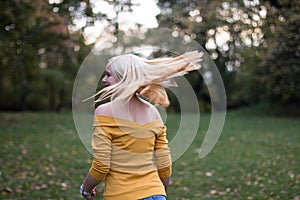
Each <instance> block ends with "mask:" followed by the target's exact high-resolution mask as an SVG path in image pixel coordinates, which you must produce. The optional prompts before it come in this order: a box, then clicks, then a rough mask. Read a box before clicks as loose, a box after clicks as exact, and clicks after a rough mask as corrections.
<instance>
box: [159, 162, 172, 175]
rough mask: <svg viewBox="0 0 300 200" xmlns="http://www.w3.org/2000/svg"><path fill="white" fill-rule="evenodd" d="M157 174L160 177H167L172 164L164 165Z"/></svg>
mask: <svg viewBox="0 0 300 200" xmlns="http://www.w3.org/2000/svg"><path fill="white" fill-rule="evenodd" d="M158 175H159V177H160V178H168V177H170V176H171V175H172V165H169V166H167V167H164V168H162V169H159V170H158Z"/></svg>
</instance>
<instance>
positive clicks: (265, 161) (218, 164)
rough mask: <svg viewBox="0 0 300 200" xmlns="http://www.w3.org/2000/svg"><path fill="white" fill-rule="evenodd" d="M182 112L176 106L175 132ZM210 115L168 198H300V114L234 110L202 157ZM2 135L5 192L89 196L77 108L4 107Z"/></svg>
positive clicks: (1, 187)
mask: <svg viewBox="0 0 300 200" xmlns="http://www.w3.org/2000/svg"><path fill="white" fill-rule="evenodd" d="M177 119H178V115H177V114H168V117H167V121H166V124H167V126H168V130H169V132H168V134H169V136H168V137H169V140H171V139H172V137H173V136H174V135H172V132H176V127H178V121H177ZM209 119H210V115H209V114H201V122H200V127H199V130H198V134H197V136H196V138H195V139H194V141H193V143H192V145H191V146H190V147H189V149H188V150H187V151H186V152H185V153H184V154H183V156H182V157H180V158H179V159H178V160H176V161H175V162H174V163H173V176H172V182H171V185H170V188H169V196H168V199H170V200H187V199H191V200H194V199H195V200H198V199H218V200H219V199H221V200H222V199H228V200H235V199H236V200H241V199H254V200H257V199H268V200H270V199H278V200H279V199H280V200H283V199H292V200H299V199H300V193H299V191H300V156H299V152H300V145H299V142H300V132H299V130H300V123H299V122H300V119H299V118H284V117H274V116H270V115H266V114H263V112H261V111H259V109H255V108H254V109H253V108H245V109H241V110H236V111H229V112H228V113H227V116H226V121H225V126H224V129H223V132H222V134H221V137H220V138H219V141H218V142H217V144H216V145H215V147H214V149H213V150H212V151H211V152H210V153H209V154H208V155H207V156H206V157H205V158H202V159H200V158H199V156H198V151H199V148H200V146H201V144H202V140H203V137H204V135H205V133H206V130H207V127H208V124H209ZM186 128H188V127H186ZM0 137H1V139H0V147H1V148H0V199H82V198H81V197H80V195H79V186H80V184H81V183H82V180H83V179H84V177H85V175H86V173H87V171H88V169H89V167H90V163H91V159H92V156H91V155H90V154H89V153H88V151H87V150H86V148H85V147H84V145H83V144H82V143H81V141H80V139H79V136H78V134H77V132H76V129H75V126H74V122H73V118H72V113H46V112H43V113H41V112H39V113H29V112H25V113H5V112H2V113H0ZM96 199H103V198H102V196H101V195H99V196H98V197H97V198H96Z"/></svg>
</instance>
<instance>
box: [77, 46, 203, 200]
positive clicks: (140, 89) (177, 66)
mask: <svg viewBox="0 0 300 200" xmlns="http://www.w3.org/2000/svg"><path fill="white" fill-rule="evenodd" d="M201 58H202V53H199V52H198V51H192V52H187V53H184V54H182V55H180V56H178V57H175V58H160V59H153V60H146V59H142V58H140V57H138V56H136V55H132V54H125V55H121V56H117V57H113V58H112V59H110V60H109V62H108V64H107V66H106V75H105V77H104V78H103V79H102V81H103V83H104V84H105V85H106V87H105V88H104V89H102V90H101V91H99V92H98V93H97V94H95V95H94V96H96V95H98V94H100V97H99V99H98V100H97V101H102V100H104V99H107V98H110V100H111V101H110V102H109V103H105V104H102V105H100V106H98V107H97V108H96V110H95V118H94V126H93V137H92V148H93V152H94V159H93V162H92V166H91V168H90V170H89V173H88V175H87V177H86V179H85V180H84V183H83V184H82V186H81V188H80V193H81V194H82V195H83V197H84V198H85V199H89V200H90V199H94V197H95V195H96V190H95V187H96V185H97V184H98V183H99V182H101V181H105V190H104V199H105V200H120V199H126V200H150V199H157V200H165V199H166V196H167V189H168V184H169V178H170V176H171V173H172V161H171V155H170V150H169V147H168V141H167V138H166V127H165V125H164V124H163V121H162V119H161V117H160V115H159V112H158V111H157V109H156V108H155V106H154V105H155V104H161V105H163V106H165V107H167V106H168V105H169V100H168V97H167V94H166V91H165V89H164V87H165V86H170V85H174V83H172V82H171V81H170V79H171V78H173V77H176V76H182V75H184V74H186V73H187V72H188V71H192V70H197V69H199V68H200V64H199V62H200V61H201V60H202V59H201ZM94 96H93V97H94ZM153 104H154V105H153Z"/></svg>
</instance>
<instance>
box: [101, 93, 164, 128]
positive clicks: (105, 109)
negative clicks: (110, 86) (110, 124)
mask: <svg viewBox="0 0 300 200" xmlns="http://www.w3.org/2000/svg"><path fill="white" fill-rule="evenodd" d="M95 114H96V115H105V116H111V117H114V118H119V119H126V120H129V121H132V122H135V123H137V124H140V125H143V124H147V123H150V122H152V121H155V120H158V119H161V117H160V114H159V112H158V111H157V109H156V108H155V107H154V106H153V105H151V104H150V103H148V102H147V101H145V100H143V99H140V98H139V97H133V98H131V99H130V100H129V102H124V101H112V102H109V103H105V104H102V105H100V106H98V107H97V109H96V110H95Z"/></svg>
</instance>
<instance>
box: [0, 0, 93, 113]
mask: <svg viewBox="0 0 300 200" xmlns="http://www.w3.org/2000/svg"><path fill="white" fill-rule="evenodd" d="M73 3H74V1H72V2H70V4H69V5H68V4H67V3H66V2H65V3H64V6H66V7H67V8H68V7H69V6H71V4H73ZM77 3H79V2H77ZM0 6H1V12H0V19H1V23H0V27H1V31H0V37H1V42H0V72H1V79H0V83H1V84H0V89H1V92H2V95H1V97H0V102H1V106H0V109H1V110H25V109H33V110H44V109H47V110H48V109H49V110H61V109H62V108H63V107H65V108H69V107H70V104H71V92H72V84H73V83H72V82H73V79H74V77H75V74H76V71H77V68H78V64H79V62H80V61H82V58H80V57H79V52H78V50H80V48H81V47H82V50H84V49H86V48H88V47H85V46H84V43H83V38H80V37H78V36H77V35H76V32H75V33H72V34H71V33H70V32H69V28H68V26H69V25H70V24H71V22H70V21H66V20H65V19H69V18H70V15H71V13H70V12H63V11H61V12H55V9H54V8H55V5H50V4H49V3H48V2H47V1H44V0H38V1H34V2H32V1H21V2H20V1H16V0H12V1H1V3H0ZM66 96H67V97H68V98H66ZM7 97H9V98H7ZM66 99H67V100H66Z"/></svg>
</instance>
